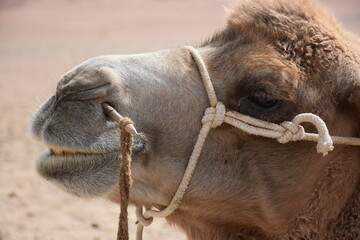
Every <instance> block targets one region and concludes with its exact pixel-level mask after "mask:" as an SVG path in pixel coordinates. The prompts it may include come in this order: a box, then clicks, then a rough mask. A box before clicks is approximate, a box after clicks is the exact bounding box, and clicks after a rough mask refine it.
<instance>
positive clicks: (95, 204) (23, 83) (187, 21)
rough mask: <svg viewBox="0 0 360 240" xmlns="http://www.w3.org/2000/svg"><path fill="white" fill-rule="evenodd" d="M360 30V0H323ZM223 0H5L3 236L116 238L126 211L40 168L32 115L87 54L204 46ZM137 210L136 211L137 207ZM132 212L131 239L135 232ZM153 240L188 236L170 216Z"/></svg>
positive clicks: (0, 170)
mask: <svg viewBox="0 0 360 240" xmlns="http://www.w3.org/2000/svg"><path fill="white" fill-rule="evenodd" d="M321 2H322V4H323V5H324V6H325V7H327V8H328V9H329V10H330V11H331V12H332V13H333V14H334V15H336V17H337V19H338V20H339V22H340V23H341V24H342V25H343V26H344V27H345V28H346V29H348V30H351V31H353V32H355V33H357V34H360V1H359V0H341V1H339V0H322V1H321ZM231 4H232V2H231V1H224V0H208V1H205V0H170V1H169V0H132V1H122V0H98V1H95V0H27V1H26V0H0V110H1V111H0V240H19V239H22V240H35V239H36V240H45V239H46V240H48V239H49V240H50V239H54V240H58V239H59V240H60V239H68V240H72V239H77V240H82V239H84V240H85V239H87V240H88V239H90V240H100V239H115V236H116V229H117V218H118V211H119V210H118V207H117V206H115V205H114V204H112V203H109V202H106V201H104V200H94V199H88V200H84V199H78V198H75V197H72V196H70V195H68V194H66V193H64V192H63V191H61V190H59V189H58V188H56V187H55V186H54V185H52V184H50V183H48V182H46V181H45V180H43V179H40V177H39V176H38V175H37V173H36V172H35V169H34V166H35V159H36V158H37V156H38V155H39V154H40V153H41V152H42V151H43V150H44V149H45V147H44V145H42V144H41V143H38V142H35V141H34V140H32V139H31V137H30V136H29V133H28V126H29V122H30V119H31V115H32V114H33V113H34V112H35V111H36V109H37V108H38V106H39V105H40V104H41V103H42V102H43V101H45V100H46V99H47V98H48V97H50V96H51V95H52V93H53V92H54V89H55V87H56V83H57V80H58V79H59V77H60V76H61V75H62V74H63V73H65V72H66V71H68V70H69V69H71V68H72V67H74V66H75V65H77V64H79V63H81V62H82V61H84V60H86V59H87V58H90V57H94V56H97V55H105V54H129V53H142V52H149V51H156V50H160V49H164V48H173V47H178V46H183V45H188V44H189V45H191V44H196V43H199V42H202V41H203V40H205V39H207V38H209V37H211V35H212V34H213V33H214V32H215V31H217V30H220V29H221V28H222V27H223V26H224V24H225V17H226V16H225V12H224V6H225V7H229V6H231ZM130 212H133V209H131V210H130ZM134 222H135V217H134V214H132V215H131V219H130V226H131V229H130V231H131V233H130V234H131V236H132V237H131V239H134V236H135V225H134V224H132V223H134ZM144 236H145V239H159V240H162V239H163V240H165V239H166V240H167V239H180V240H181V239H185V236H184V235H183V234H182V233H180V232H179V231H178V230H176V229H174V228H173V227H170V226H168V225H167V224H166V223H165V222H164V221H162V220H156V221H155V222H154V224H153V225H152V226H151V227H149V228H146V229H145V235H144Z"/></svg>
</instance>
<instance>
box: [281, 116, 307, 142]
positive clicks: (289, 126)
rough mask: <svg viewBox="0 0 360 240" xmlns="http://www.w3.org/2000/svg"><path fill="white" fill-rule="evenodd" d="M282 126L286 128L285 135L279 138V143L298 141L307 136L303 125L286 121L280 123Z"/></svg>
mask: <svg viewBox="0 0 360 240" xmlns="http://www.w3.org/2000/svg"><path fill="white" fill-rule="evenodd" d="M280 126H282V127H283V128H284V131H283V134H282V135H281V136H280V137H278V138H277V140H278V142H279V143H287V142H290V141H298V140H301V139H302V138H303V137H304V136H305V130H304V128H303V126H301V125H298V124H295V123H293V122H288V121H285V122H282V123H280Z"/></svg>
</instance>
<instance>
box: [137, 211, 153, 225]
mask: <svg viewBox="0 0 360 240" xmlns="http://www.w3.org/2000/svg"><path fill="white" fill-rule="evenodd" d="M136 218H137V221H136V224H139V225H142V226H144V227H146V226H149V225H150V224H152V222H153V220H154V218H153V217H149V218H145V217H144V215H143V209H142V206H137V207H136Z"/></svg>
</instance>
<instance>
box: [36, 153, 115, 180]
mask: <svg viewBox="0 0 360 240" xmlns="http://www.w3.org/2000/svg"><path fill="white" fill-rule="evenodd" d="M118 161H119V152H116V151H114V152H107V153H93V154H92V153H86V154H84V153H81V154H71V155H55V154H52V153H51V152H50V151H45V152H43V153H42V154H41V155H40V156H39V158H38V161H37V170H38V171H39V173H40V174H41V175H42V176H44V177H46V178H48V179H52V178H55V176H58V175H59V174H60V173H61V174H64V173H68V174H73V173H74V172H78V173H79V172H83V171H84V172H85V171H87V170H89V169H93V168H95V167H99V168H101V166H108V165H109V164H110V165H114V166H117V165H118ZM74 168H75V169H74ZM74 170H75V171H74Z"/></svg>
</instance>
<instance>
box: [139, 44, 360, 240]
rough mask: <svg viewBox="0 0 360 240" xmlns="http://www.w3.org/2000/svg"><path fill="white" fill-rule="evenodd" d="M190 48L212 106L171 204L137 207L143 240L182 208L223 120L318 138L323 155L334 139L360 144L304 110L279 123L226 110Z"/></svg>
mask: <svg viewBox="0 0 360 240" xmlns="http://www.w3.org/2000/svg"><path fill="white" fill-rule="evenodd" d="M186 49H188V50H189V51H190V53H191V55H192V56H193V58H194V60H195V62H196V64H197V66H198V68H199V71H200V74H201V78H202V80H203V81H204V85H205V89H206V93H207V95H208V97H209V102H210V107H208V108H207V109H206V110H205V114H204V116H203V118H202V121H201V122H202V124H203V125H202V128H201V130H200V133H199V136H198V138H197V141H196V143H195V147H194V150H193V152H192V154H191V156H190V159H189V162H188V165H187V168H186V170H185V173H184V175H183V178H182V180H181V182H180V185H179V187H178V189H177V191H176V193H175V195H174V197H173V198H172V200H171V202H170V203H169V205H168V206H167V207H166V208H165V209H163V210H161V211H158V210H151V209H150V208H149V207H146V211H145V212H144V213H143V206H137V207H136V216H137V220H138V222H137V224H138V226H137V232H136V239H137V240H142V235H143V234H142V233H143V229H144V227H145V226H148V225H150V224H151V223H152V221H153V218H154V217H156V218H165V217H167V216H169V215H170V214H171V213H173V212H174V211H175V210H176V209H177V208H178V206H179V205H180V203H181V200H182V198H183V196H184V194H185V191H186V189H187V187H188V185H189V182H190V179H191V176H192V174H193V172H194V169H195V167H196V164H197V161H198V159H199V156H200V153H201V150H202V148H203V145H204V142H205V139H206V137H207V135H208V133H209V131H210V129H211V128H216V127H219V126H220V125H221V124H222V123H227V124H230V125H232V126H234V127H237V128H239V129H241V130H243V131H244V132H246V133H249V134H253V135H256V136H262V137H268V138H275V139H277V140H278V141H279V142H280V143H287V142H289V141H298V140H307V141H316V142H318V143H317V147H316V149H317V152H318V153H322V154H323V156H325V155H327V154H328V152H330V151H332V150H333V149H334V147H333V143H336V144H346V145H356V146H359V145H360V138H350V137H336V136H335V137H334V136H333V137H330V135H329V131H328V129H327V127H326V124H325V123H324V121H323V120H322V119H321V118H320V117H318V116H316V115H314V114H312V113H301V114H299V115H297V116H295V117H294V119H293V120H292V121H291V122H282V123H280V124H279V125H278V124H275V123H271V122H266V121H262V120H259V119H256V118H252V117H250V116H247V115H243V114H241V113H238V112H234V111H229V110H226V108H225V106H224V104H223V103H221V102H219V101H218V100H217V98H216V94H215V90H214V87H213V85H212V83H211V80H210V76H209V73H208V71H207V69H206V66H205V63H204V61H203V59H202V57H201V55H200V53H199V52H198V51H197V50H196V49H195V48H193V47H191V46H187V47H186ZM303 122H309V123H312V124H313V125H315V127H316V129H317V131H318V134H314V133H306V132H305V130H304V128H303V127H302V126H301V125H300V123H303Z"/></svg>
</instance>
